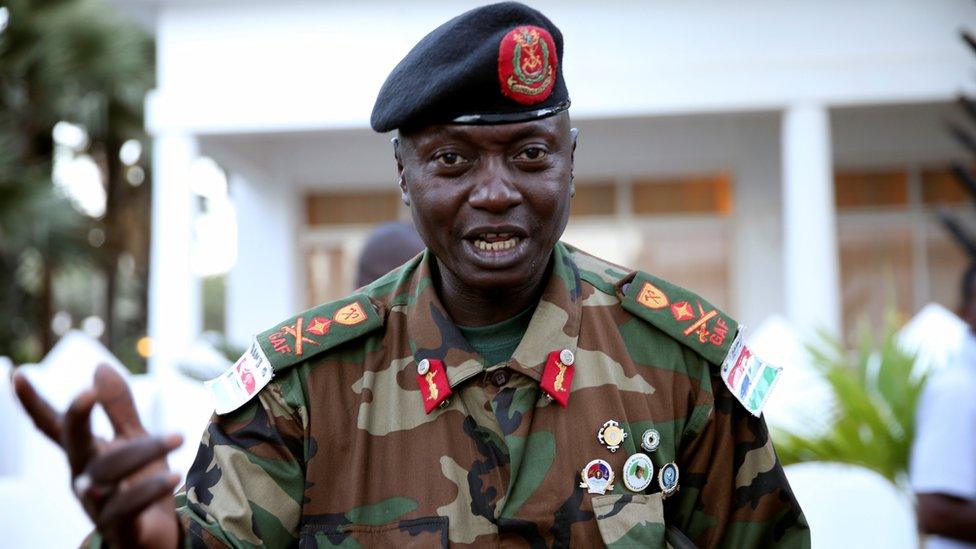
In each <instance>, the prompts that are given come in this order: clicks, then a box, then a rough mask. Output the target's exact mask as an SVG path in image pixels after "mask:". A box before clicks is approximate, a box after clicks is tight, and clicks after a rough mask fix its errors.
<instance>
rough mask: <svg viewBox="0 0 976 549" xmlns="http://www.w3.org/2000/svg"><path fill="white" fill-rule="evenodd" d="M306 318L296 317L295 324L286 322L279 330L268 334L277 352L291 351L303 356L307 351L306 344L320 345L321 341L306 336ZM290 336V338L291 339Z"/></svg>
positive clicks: (269, 340)
mask: <svg viewBox="0 0 976 549" xmlns="http://www.w3.org/2000/svg"><path fill="white" fill-rule="evenodd" d="M304 324H305V319H304V318H302V317H301V316H298V317H295V319H294V324H286V325H284V326H282V327H281V328H278V331H276V332H272V333H271V334H270V335H268V342H269V343H271V345H272V347H273V348H274V350H275V352H276V353H291V354H294V355H295V356H302V353H304V352H305V345H306V344H308V345H318V344H319V342H318V341H315V340H314V339H311V338H309V337H308V336H306V335H305V334H306V332H307V328H305V327H304ZM313 333H314V332H313ZM289 338H290V340H289Z"/></svg>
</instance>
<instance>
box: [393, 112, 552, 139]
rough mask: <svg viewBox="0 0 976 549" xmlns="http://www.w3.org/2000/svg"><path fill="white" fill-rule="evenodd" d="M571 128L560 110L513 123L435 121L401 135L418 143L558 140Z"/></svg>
mask: <svg viewBox="0 0 976 549" xmlns="http://www.w3.org/2000/svg"><path fill="white" fill-rule="evenodd" d="M564 120H565V121H566V122H565V123H564ZM568 130H569V124H568V115H566V113H561V114H559V115H556V116H551V117H549V118H543V119H541V120H530V121H527V122H514V123H510V124H492V125H475V124H433V125H430V126H426V127H424V128H421V129H418V130H415V131H413V132H410V133H409V134H403V135H401V137H406V138H408V139H410V140H412V141H413V142H415V143H418V144H423V143H427V142H430V141H437V140H445V139H457V140H464V141H492V142H495V141H518V140H521V139H525V138H528V137H536V136H538V137H545V138H551V139H558V138H559V137H561V136H562V135H563V134H565V135H568Z"/></svg>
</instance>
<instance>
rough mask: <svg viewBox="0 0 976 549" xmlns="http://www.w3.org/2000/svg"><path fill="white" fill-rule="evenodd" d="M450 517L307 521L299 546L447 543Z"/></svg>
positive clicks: (401, 546)
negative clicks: (370, 522)
mask: <svg viewBox="0 0 976 549" xmlns="http://www.w3.org/2000/svg"><path fill="white" fill-rule="evenodd" d="M447 524H448V521H447V517H424V518H419V519H412V520H400V521H397V522H390V523H387V524H380V525H376V526H373V525H367V524H339V525H335V524H306V525H304V526H303V527H302V530H301V539H300V541H299V547H302V548H306V547H308V548H311V547H396V548H397V549H408V548H413V547H418V548H419V547H424V548H426V547H445V548H446V547H447Z"/></svg>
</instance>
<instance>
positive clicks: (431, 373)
mask: <svg viewBox="0 0 976 549" xmlns="http://www.w3.org/2000/svg"><path fill="white" fill-rule="evenodd" d="M417 386H418V387H420V394H421V395H422V396H423V398H424V412H426V413H428V414H429V413H431V412H432V411H434V408H437V407H438V406H441V405H442V404H443V403H445V402H447V400H446V399H447V397H448V396H450V395H451V384H450V383H449V382H448V381H447V370H446V369H445V368H444V363H443V362H442V361H440V360H437V359H426V358H425V359H423V360H421V361H420V362H418V363H417Z"/></svg>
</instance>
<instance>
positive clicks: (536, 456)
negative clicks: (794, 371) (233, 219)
mask: <svg viewBox="0 0 976 549" xmlns="http://www.w3.org/2000/svg"><path fill="white" fill-rule="evenodd" d="M562 54H563V43H562V35H561V34H560V32H559V30H558V29H557V28H556V27H555V25H553V24H552V22H551V21H549V20H548V19H547V18H546V17H545V16H543V15H542V14H541V13H539V12H537V11H535V10H532V9H530V8H528V7H526V6H523V5H521V4H516V3H504V4H496V5H491V6H486V7H483V8H478V9H476V10H472V11H470V12H467V13H465V14H462V15H460V16H458V17H456V18H454V19H452V20H451V21H448V22H447V23H445V24H444V25H442V26H440V27H438V28H437V29H436V30H434V31H433V32H432V33H431V34H430V35H428V36H427V37H425V38H424V39H423V40H421V41H420V42H419V43H418V44H417V45H416V46H415V47H414V49H413V50H412V51H411V52H410V53H409V54H408V55H407V56H406V57H405V58H404V59H403V61H401V63H400V64H399V65H398V66H397V67H396V68H395V69H394V70H393V72H392V73H391V75H390V76H389V78H388V80H387V81H386V83H385V84H384V86H383V88H382V90H381V91H380V94H379V97H378V98H377V101H376V105H375V107H374V110H373V115H372V119H371V122H372V125H373V128H374V129H375V130H377V131H380V132H387V131H391V130H398V137H397V138H396V139H395V140H394V154H395V158H396V166H397V173H398V176H399V185H400V189H401V191H402V194H403V200H404V202H405V203H407V204H408V205H409V206H410V208H411V211H412V213H413V218H414V222H415V225H416V227H417V229H418V232H419V233H420V235H421V237H422V238H423V240H424V242H425V243H426V245H427V251H426V252H425V253H424V254H423V255H421V256H419V257H418V258H416V259H414V260H412V261H410V262H408V263H407V264H405V265H404V266H402V267H400V268H399V269H397V270H396V271H394V272H392V273H390V274H388V275H386V276H384V277H382V278H381V279H379V280H377V281H376V282H374V283H372V284H370V285H368V286H366V287H365V288H363V289H362V291H360V292H358V293H356V294H354V295H351V296H349V297H348V298H345V299H342V300H339V301H336V302H333V303H327V304H324V305H321V306H319V307H316V308H314V309H311V310H309V311H306V312H304V313H302V314H301V315H298V316H296V317H294V318H292V319H289V320H287V321H285V322H283V323H281V324H279V325H277V326H274V327H272V328H271V329H269V330H267V331H265V332H263V333H261V334H259V335H258V336H257V337H256V338H255V340H254V343H253V344H252V346H251V348H250V349H249V351H248V352H247V353H245V355H244V356H243V357H242V358H241V360H240V361H238V363H237V364H236V365H235V366H234V368H232V369H231V370H229V371H228V372H227V373H226V374H224V376H222V377H221V378H218V379H217V380H214V381H213V382H211V384H210V386H211V388H212V389H213V392H214V395H215V398H216V402H217V406H216V412H217V413H216V415H215V416H214V417H213V419H212V421H211V424H210V426H209V427H208V429H207V431H206V433H205V434H204V436H203V440H202V441H201V445H200V451H199V454H198V456H197V459H196V462H195V463H194V465H193V467H192V469H191V471H190V473H189V474H188V476H187V481H186V485H185V486H184V487H183V489H182V490H181V491H180V492H179V494H178V495H177V497H176V505H177V513H175V514H174V513H173V511H172V505H173V502H172V500H170V499H169V498H168V497H165V495H164V494H165V489H166V488H167V487H169V486H171V484H170V483H169V482H170V480H171V479H168V478H167V477H166V476H165V472H164V471H163V468H164V466H163V465H162V464H161V462H160V461H159V457H160V456H162V455H164V454H165V453H166V452H167V451H168V450H169V449H170V448H171V447H173V445H175V444H177V443H178V441H175V440H171V439H165V438H151V437H146V436H143V435H142V433H140V432H139V428H138V427H137V426H135V425H130V424H129V423H126V422H122V421H120V423H121V425H120V426H119V427H120V429H121V431H122V433H123V436H122V437H121V439H122V440H121V442H120V441H116V442H115V443H114V444H116V445H122V446H120V447H122V448H123V449H124V450H116V449H113V448H107V449H102V448H99V447H97V445H96V444H95V443H91V442H89V441H87V440H83V441H82V443H77V442H76V441H75V439H76V438H78V437H82V438H85V437H87V435H85V434H84V433H86V432H87V430H86V429H85V428H84V425H85V421H86V418H85V416H86V414H87V412H88V410H89V409H90V406H91V404H92V403H93V402H94V400H96V399H98V400H101V399H102V398H103V395H104V396H105V398H108V399H109V400H108V403H107V404H108V406H109V407H113V406H118V404H117V403H118V402H125V398H124V397H118V393H117V392H113V391H115V390H116V389H117V385H118V384H117V383H113V381H112V379H109V378H108V376H107V375H106V374H105V372H102V373H101V374H102V375H101V377H102V378H104V379H96V388H95V392H94V393H90V394H87V395H82V397H79V401H76V403H75V404H74V405H73V406H72V409H71V410H69V412H68V413H67V415H66V417H65V418H64V420H63V422H62V423H63V424H64V426H65V429H62V431H65V432H67V433H73V432H74V429H76V428H77V429H80V433H81V434H69V435H67V439H66V442H65V446H66V452H67V453H68V455H69V461H70V462H71V463H72V470H73V472H74V474H75V475H76V482H75V484H76V486H75V488H76V491H77V492H78V493H79V494H80V498H81V500H82V502H83V503H84V504H85V505H86V509H89V512H90V513H91V514H92V516H93V517H95V519H96V523H97V524H99V530H100V531H101V532H102V533H103V534H104V535H105V536H107V537H110V538H111V540H112V541H116V542H118V543H122V544H126V543H133V544H134V543H143V542H145V543H147V544H148V543H152V544H154V545H158V546H160V547H172V546H174V545H177V544H178V543H179V542H180V541H181V540H182V542H183V543H184V544H186V545H193V544H197V545H208V546H219V545H232V546H240V545H251V544H255V545H256V544H262V543H263V544H266V545H269V546H273V547H278V546H286V545H293V544H295V543H299V544H302V545H307V546H312V545H316V546H318V545H345V544H350V545H354V544H356V543H359V544H361V545H365V546H397V545H404V546H406V545H409V546H419V547H428V546H447V545H449V544H450V545H456V546H461V545H476V546H490V545H500V544H501V545H506V546H508V545H511V546H523V545H531V546H560V547H564V546H579V547H589V546H602V545H609V546H634V545H637V546H650V547H655V546H663V545H664V544H665V542H666V541H667V542H668V543H670V544H671V545H672V546H678V547H682V546H692V545H693V544H694V545H698V546H716V545H724V546H791V547H792V546H797V547H806V546H809V532H808V529H807V525H806V521H805V519H804V517H803V514H802V513H801V511H800V508H799V506H798V505H797V503H796V501H795V499H794V497H793V494H792V492H791V491H790V489H789V486H788V484H787V482H786V478H785V476H784V475H783V470H782V468H781V467H780V465H779V463H778V461H777V459H776V455H775V453H774V451H773V447H772V443H771V441H770V440H769V436H768V433H767V430H766V426H765V423H764V422H763V420H762V419H761V418H759V417H758V414H759V410H760V409H761V407H762V404H763V402H764V401H765V398H766V396H767V395H768V392H769V390H770V389H771V387H772V384H773V383H774V382H775V379H776V375H777V374H778V370H777V369H775V368H773V367H771V366H769V365H766V364H764V363H762V362H761V361H758V360H756V359H755V358H754V357H751V356H750V355H749V354H748V352H747V350H746V349H745V347H744V346H743V345H742V344H741V342H742V339H741V337H740V335H741V334H738V326H737V324H736V323H735V321H734V320H732V319H731V318H729V317H728V316H726V315H725V314H724V313H722V312H720V311H718V310H717V309H715V308H714V307H712V306H711V305H710V304H709V303H708V302H707V301H705V300H704V299H701V298H700V297H698V296H696V295H694V294H692V293H690V292H687V291H685V290H683V289H681V288H678V287H677V286H673V285H671V284H669V283H667V282H665V281H662V280H659V279H657V278H655V277H653V276H651V275H648V274H645V273H635V272H632V271H629V270H627V269H624V268H621V267H618V266H616V265H611V264H609V263H606V262H604V261H601V260H599V259H597V258H594V257H591V256H589V255H587V254H585V253H583V252H580V251H578V250H575V249H573V248H571V247H569V246H567V245H564V244H562V243H559V237H560V235H561V234H562V232H563V229H564V228H565V226H566V223H567V220H568V216H569V202H570V198H571V197H572V195H573V192H574V191H573V181H572V179H573V154H574V151H575V147H576V131H575V130H573V129H572V128H571V125H570V121H569V116H568V113H567V111H566V109H567V108H568V107H569V94H568V91H567V88H566V84H565V81H564V80H563V75H562V71H561V67H562V64H561V63H562ZM723 363H724V364H723ZM732 367H738V368H739V369H740V370H742V371H743V372H744V373H743V377H748V379H749V380H750V383H751V384H750V385H749V386H746V385H745V384H744V383H743V382H742V381H741V379H740V381H738V382H737V383H735V384H732V390H733V391H734V394H733V392H732V391H730V390H729V389H728V388H726V383H727V381H723V377H722V374H721V371H722V370H726V371H727V370H729V369H731V368H732ZM244 372H248V373H251V374H252V375H254V377H255V379H256V380H257V386H256V387H255V388H254V389H253V390H251V389H249V388H248V387H246V386H245V385H244V384H243V383H241V382H240V380H241V379H242V376H243V375H244ZM272 375H273V376H274V378H273V379H272ZM727 377H728V376H727V372H726V378H725V379H727ZM18 386H19V387H20V388H21V393H23V395H24V396H25V397H26V398H25V399H24V400H25V404H27V407H28V409H33V410H36V412H35V413H34V414H33V415H34V416H35V417H39V418H41V420H40V424H41V425H44V424H45V423H54V424H57V421H54V420H49V419H45V418H51V417H54V415H53V413H52V412H50V411H49V410H45V409H43V407H42V406H40V405H39V404H37V401H36V399H32V398H31V395H30V394H28V393H29V390H28V389H29V387H27V386H26V385H25V384H24V383H23V382H22V381H20V382H18ZM748 387H751V389H749V388H748ZM110 411H111V410H110ZM123 417H124V418H130V419H127V421H129V422H130V423H131V418H133V417H134V413H128V414H123ZM69 426H70V429H68V427H69ZM48 430H50V431H55V430H56V429H54V428H51V427H48ZM130 433H136V434H135V435H132V436H128V435H129V434H130ZM53 434H54V435H57V434H58V433H57V432H55V433H53ZM109 458H111V459H109ZM147 463H148V464H149V465H147V466H146V467H148V470H146V469H140V468H141V467H143V464H147ZM625 464H631V466H630V467H627V466H625ZM635 464H636V465H639V466H640V467H646V468H648V469H649V470H652V471H653V472H652V475H653V478H654V482H648V480H649V479H643V478H639V476H638V475H630V474H628V473H626V471H632V470H634V469H635V466H634V465H635ZM132 472H138V473H137V474H138V476H137V477H136V478H135V479H133V480H131V481H129V485H126V483H122V485H121V486H117V483H118V479H120V478H125V477H126V476H127V475H129V474H131V473H132ZM78 479H80V480H78ZM136 483H140V484H136ZM136 485H138V486H140V487H141V490H142V491H141V492H139V495H137V494H133V493H131V490H132V489H133V488H132V487H133V486H136ZM142 508H145V509H146V511H144V512H142V513H141V514H138V515H137V514H136V513H135V511H134V510H137V509H142ZM135 516H137V517H138V518H137V520H136V522H135V523H134V524H135V527H132V526H130V524H131V523H130V522H126V520H125V517H135Z"/></svg>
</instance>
